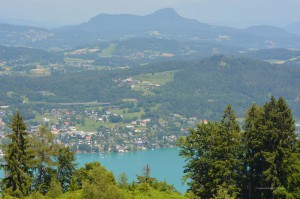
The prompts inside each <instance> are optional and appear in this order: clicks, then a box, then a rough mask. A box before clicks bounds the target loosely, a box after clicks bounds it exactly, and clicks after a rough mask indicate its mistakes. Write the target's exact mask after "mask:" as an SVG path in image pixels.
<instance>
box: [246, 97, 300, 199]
mask: <svg viewBox="0 0 300 199" xmlns="http://www.w3.org/2000/svg"><path fill="white" fill-rule="evenodd" d="M244 128H245V133H244V143H245V154H246V159H245V162H246V167H245V173H246V176H247V179H248V191H249V194H248V195H249V198H272V197H279V198H282V196H283V195H284V194H285V197H288V195H289V196H293V197H295V198H298V197H299V194H300V192H299V188H298V186H297V185H296V184H297V183H298V184H299V183H300V174H299V171H300V166H299V165H300V164H299V162H300V159H299V154H300V153H299V150H298V148H299V147H298V146H299V141H298V140H297V138H296V133H295V124H294V119H293V116H292V113H291V110H290V109H289V107H288V105H287V103H286V102H285V100H284V99H283V98H279V99H278V100H276V99H275V98H274V97H271V99H270V101H269V102H267V103H266V104H265V105H264V106H263V107H262V108H260V107H257V106H255V105H254V106H252V107H250V109H249V110H248V112H247V115H246V121H245V125H244Z"/></svg>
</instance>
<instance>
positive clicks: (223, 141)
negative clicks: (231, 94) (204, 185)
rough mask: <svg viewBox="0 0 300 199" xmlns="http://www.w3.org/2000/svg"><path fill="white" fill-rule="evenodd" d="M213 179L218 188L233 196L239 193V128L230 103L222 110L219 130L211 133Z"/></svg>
mask: <svg viewBox="0 0 300 199" xmlns="http://www.w3.org/2000/svg"><path fill="white" fill-rule="evenodd" d="M213 137H214V142H213V145H212V156H213V158H214V162H213V169H214V174H213V175H214V176H215V177H214V181H215V182H216V183H217V184H218V189H217V190H216V191H217V192H218V190H219V189H226V190H227V191H228V194H229V195H231V196H233V197H235V196H237V195H238V194H239V186H238V181H239V178H240V174H241V170H242V167H241V165H242V162H241V155H242V150H241V149H242V148H241V144H242V142H241V138H242V136H241V130H240V127H239V125H238V123H237V121H236V116H235V113H234V111H233V109H232V107H231V105H229V106H227V107H226V108H225V110H224V114H223V118H222V120H221V122H220V128H219V130H217V131H215V132H214V134H213Z"/></svg>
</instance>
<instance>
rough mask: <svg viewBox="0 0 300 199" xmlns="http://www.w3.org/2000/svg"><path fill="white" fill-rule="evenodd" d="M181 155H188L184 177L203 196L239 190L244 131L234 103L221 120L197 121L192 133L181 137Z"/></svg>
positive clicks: (209, 196) (232, 194) (233, 195)
mask: <svg viewBox="0 0 300 199" xmlns="http://www.w3.org/2000/svg"><path fill="white" fill-rule="evenodd" d="M179 146H180V147H181V150H180V155H181V156H183V157H185V158H186V160H187V165H186V166H185V170H184V173H185V178H186V179H188V178H189V179H190V182H188V185H189V186H190V190H191V191H192V192H193V193H194V194H196V195H197V196H200V197H201V198H211V197H213V196H215V197H216V196H217V195H218V193H221V192H222V193H223V192H224V191H225V192H226V194H228V195H229V196H231V197H236V196H238V194H239V186H238V185H237V184H238V181H239V175H240V173H241V165H242V164H241V153H242V150H241V132H240V128H239V125H238V123H237V121H236V116H235V114H234V111H233V110H232V108H231V106H228V107H227V108H226V109H225V111H224V115H223V118H222V120H221V122H209V123H208V124H198V125H197V128H196V129H194V130H191V131H190V135H189V136H187V137H186V138H181V139H180V141H179Z"/></svg>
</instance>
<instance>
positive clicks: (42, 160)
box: [1, 112, 184, 199]
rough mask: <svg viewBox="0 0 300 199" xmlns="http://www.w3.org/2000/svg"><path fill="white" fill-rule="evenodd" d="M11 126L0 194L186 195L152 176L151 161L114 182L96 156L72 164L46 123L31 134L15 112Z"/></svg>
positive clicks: (38, 198) (91, 198) (93, 198)
mask: <svg viewBox="0 0 300 199" xmlns="http://www.w3.org/2000/svg"><path fill="white" fill-rule="evenodd" d="M10 127H11V129H12V132H11V133H10V134H9V138H10V139H11V142H10V143H9V144H8V145H6V146H5V147H4V152H5V156H4V160H5V161H6V163H5V165H4V170H5V174H6V177H5V178H4V179H3V181H2V182H1V190H3V191H2V193H1V195H2V196H3V198H28V199H42V198H45V199H47V198H61V199H64V198H70V199H71V198H72V199H76V198H78V199H82V198H88V199H101V198H103V199H107V198H111V199H123V198H184V197H183V196H182V195H181V194H180V193H179V192H178V191H177V190H176V189H175V188H174V187H173V186H171V185H169V184H167V183H166V182H160V181H158V180H156V179H155V178H152V177H151V176H150V167H149V165H147V166H146V167H145V169H144V171H145V172H144V175H143V176H138V177H137V182H133V183H128V181H127V179H128V178H127V176H126V175H125V174H122V175H120V177H119V181H118V182H117V181H116V180H115V178H114V175H113V173H112V172H110V171H108V170H106V169H105V168H104V167H103V166H101V165H100V163H99V162H93V163H87V164H86V165H85V166H84V167H82V168H79V169H76V168H75V166H76V165H75V156H74V153H73V152H72V151H70V149H69V148H67V147H63V146H60V145H57V144H56V143H55V142H54V139H53V137H52V134H51V132H50V131H49V129H47V128H46V127H45V126H40V128H39V130H38V131H37V132H36V133H35V134H34V135H29V134H28V133H27V132H26V125H25V124H24V122H23V118H22V117H21V115H20V113H19V112H17V113H16V114H15V115H14V117H13V119H12V122H11V125H10Z"/></svg>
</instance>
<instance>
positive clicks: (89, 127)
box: [76, 118, 102, 131]
mask: <svg viewBox="0 0 300 199" xmlns="http://www.w3.org/2000/svg"><path fill="white" fill-rule="evenodd" d="M100 124H102V123H101V122H97V121H95V120H91V119H88V118H85V124H84V125H82V124H77V125H76V129H77V130H79V131H96V129H97V128H98V127H99V126H100Z"/></svg>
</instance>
